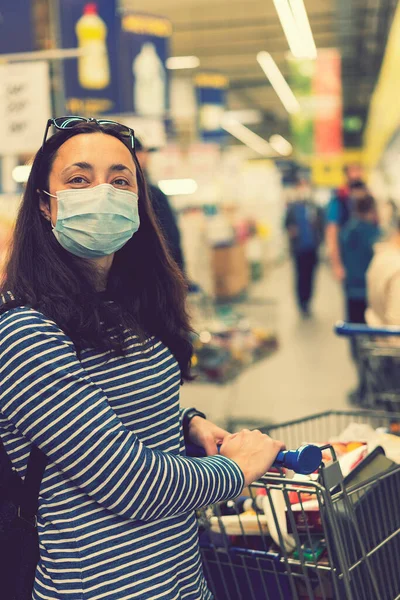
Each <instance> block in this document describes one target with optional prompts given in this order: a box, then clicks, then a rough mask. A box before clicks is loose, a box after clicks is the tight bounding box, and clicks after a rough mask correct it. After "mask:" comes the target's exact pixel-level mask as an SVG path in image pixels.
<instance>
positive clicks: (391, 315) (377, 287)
mask: <svg viewBox="0 0 400 600" xmlns="http://www.w3.org/2000/svg"><path fill="white" fill-rule="evenodd" d="M367 287H368V309H367V312H366V319H367V323H368V325H370V326H371V327H382V326H391V325H398V326H400V220H398V223H397V228H396V231H395V233H393V235H392V236H391V237H390V239H389V240H388V241H386V242H382V243H380V244H377V245H376V246H375V255H374V258H373V260H372V262H371V265H370V267H369V270H368V273H367Z"/></svg>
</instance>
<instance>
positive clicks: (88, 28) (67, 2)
mask: <svg viewBox="0 0 400 600" xmlns="http://www.w3.org/2000/svg"><path fill="white" fill-rule="evenodd" d="M59 6H60V32H61V47H62V48H79V49H80V50H81V51H82V53H83V54H82V56H79V58H77V59H68V60H66V61H64V64H63V68H64V85H65V96H66V110H67V114H76V115H85V116H92V115H96V114H107V113H119V112H120V102H119V91H118V56H117V44H118V36H119V31H120V18H119V16H118V14H117V0H97V1H96V2H87V1H86V0H60V2H59Z"/></svg>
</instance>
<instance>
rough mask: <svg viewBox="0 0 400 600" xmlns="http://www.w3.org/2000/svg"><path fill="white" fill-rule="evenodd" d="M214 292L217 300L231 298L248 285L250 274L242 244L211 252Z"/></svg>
mask: <svg viewBox="0 0 400 600" xmlns="http://www.w3.org/2000/svg"><path fill="white" fill-rule="evenodd" d="M212 271H213V276H214V292H215V295H216V297H217V298H233V297H235V296H238V295H240V294H241V293H243V292H244V291H245V290H246V288H247V286H248V285H249V280H250V273H249V265H248V262H247V258H246V252H245V248H244V246H243V245H242V244H236V245H234V246H228V247H223V248H214V249H213V251H212Z"/></svg>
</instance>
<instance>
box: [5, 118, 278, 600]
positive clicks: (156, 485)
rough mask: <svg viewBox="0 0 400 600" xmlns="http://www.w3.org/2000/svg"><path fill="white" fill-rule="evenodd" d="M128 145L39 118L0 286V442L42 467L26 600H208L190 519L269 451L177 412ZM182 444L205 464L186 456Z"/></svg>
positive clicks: (182, 339) (174, 277)
mask: <svg viewBox="0 0 400 600" xmlns="http://www.w3.org/2000/svg"><path fill="white" fill-rule="evenodd" d="M51 124H53V125H54V126H55V127H56V128H57V132H56V133H55V134H54V135H53V136H52V137H50V138H49V139H48V140H47V141H46V138H47V134H48V131H49V127H50V125H51ZM133 147H134V138H133V132H132V130H130V129H128V128H126V127H124V126H122V125H116V124H111V123H109V124H107V123H106V122H104V121H102V122H101V125H100V124H99V123H97V122H96V121H94V120H93V119H92V120H91V121H90V122H87V119H84V118H79V117H71V118H66V117H61V118H60V119H55V120H51V121H49V123H48V126H47V128H46V132H45V137H44V142H43V147H42V149H41V150H40V151H39V152H38V153H37V155H36V157H35V160H34V162H33V166H32V170H31V173H30V176H29V180H28V184H27V188H26V191H25V194H24V198H23V200H22V204H21V209H20V212H19V215H18V219H17V224H16V229H15V236H14V243H13V248H12V252H11V255H10V259H9V262H8V264H7V268H6V278H5V282H4V283H3V286H2V289H1V293H2V295H3V302H4V304H3V305H2V307H1V310H0V313H1V316H0V364H1V371H2V384H1V385H2V387H1V396H0V407H1V419H0V433H1V440H2V442H3V444H4V446H5V449H6V451H7V452H8V454H9V456H10V458H11V460H12V463H13V465H14V467H15V469H16V470H17V472H18V473H19V474H20V475H23V474H24V473H25V470H26V466H27V461H28V456H29V452H30V449H31V448H32V445H33V444H35V445H36V446H38V447H39V448H40V449H41V450H42V451H43V453H44V454H45V455H46V456H47V458H48V460H49V463H48V465H47V468H46V473H45V476H44V479H43V482H42V485H41V488H40V495H39V511H38V535H39V542H40V559H39V564H38V568H37V570H36V579H35V583H34V592H33V598H34V599H35V600H39V598H53V599H56V598H67V597H71V598H72V597H73V598H79V599H80V600H93V599H94V598H104V599H105V598H107V600H117V599H121V598H122V597H124V598H139V597H140V598H143V600H145V599H148V600H150V599H153V598H155V597H157V598H165V599H166V598H178V597H179V598H199V599H200V598H202V599H203V600H210V599H211V593H210V592H209V591H208V590H207V586H206V582H205V579H204V577H203V573H202V569H201V561H200V555H199V548H198V536H197V521H196V515H195V512H194V511H195V510H196V509H197V508H200V507H202V506H205V505H207V504H210V503H213V502H218V501H220V500H226V499H229V498H235V497H236V496H238V494H240V492H241V490H242V489H243V487H244V485H247V484H249V483H250V482H252V481H254V480H255V479H257V478H259V477H260V476H261V475H263V474H264V473H265V472H266V471H267V470H268V469H269V468H270V466H271V464H272V463H273V461H274V459H275V457H276V455H277V453H278V451H279V450H280V449H281V448H282V444H280V443H279V442H276V441H273V440H271V439H270V438H269V437H268V436H266V435H263V434H262V433H260V432H257V431H253V432H250V431H248V430H245V431H243V432H240V433H239V434H235V435H233V436H232V435H229V434H228V433H227V432H226V431H224V430H222V429H220V428H219V427H217V426H216V425H213V424H212V423H210V422H209V421H207V420H206V419H205V418H204V415H202V414H201V413H198V412H197V411H195V410H193V409H189V410H187V409H186V410H179V387H180V384H181V382H182V381H183V380H187V379H189V378H190V362H191V357H192V345H191V342H190V330H189V323H188V321H187V316H186V312H185V286H184V282H183V278H182V275H181V273H180V271H179V269H178V268H177V266H176V265H175V263H174V262H173V261H172V260H171V259H170V258H169V256H168V254H167V253H166V248H165V244H164V242H163V240H162V237H161V235H160V231H159V228H158V225H157V222H156V220H155V218H154V212H153V208H152V204H151V202H150V200H149V198H148V195H147V193H146V186H145V180H144V177H143V173H142V170H141V168H140V166H139V163H138V160H137V158H136V156H135V153H134V150H133ZM184 439H185V440H186V441H191V442H192V443H196V444H198V445H200V446H202V447H203V448H204V449H205V450H206V452H207V454H208V455H209V456H208V457H207V458H204V459H195V458H187V457H186V456H185V450H184V443H183V442H184ZM217 444H222V445H221V448H220V454H218V452H217ZM2 593H4V589H3V582H2Z"/></svg>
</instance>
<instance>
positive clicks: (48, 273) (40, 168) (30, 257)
mask: <svg viewBox="0 0 400 600" xmlns="http://www.w3.org/2000/svg"><path fill="white" fill-rule="evenodd" d="M96 132H103V133H106V134H108V135H113V136H114V137H116V138H118V139H119V140H120V141H121V142H122V143H123V144H125V146H126V147H127V148H128V149H129V150H130V151H131V153H132V156H133V160H134V162H135V165H136V172H137V182H138V190H139V191H138V193H139V215H140V228H139V230H138V232H137V233H135V235H134V236H133V238H132V239H131V240H129V241H128V243H127V244H126V245H125V246H124V247H123V248H122V249H121V250H119V251H118V252H116V254H115V256H114V261H113V264H112V267H111V270H110V273H109V277H108V283H107V290H106V299H107V300H112V301H113V302H107V301H105V299H104V297H102V295H101V294H99V293H98V292H97V291H96V285H95V282H96V271H95V269H94V267H93V265H92V264H91V263H90V262H89V261H87V260H85V259H82V258H78V257H76V256H74V255H73V254H71V253H69V252H67V251H66V250H64V248H62V246H61V245H60V244H59V243H58V242H57V240H56V238H55V236H54V235H53V233H52V231H51V223H50V222H49V221H47V220H46V219H45V218H44V217H43V215H42V214H41V212H40V204H39V201H40V194H39V193H38V190H48V184H49V175H50V172H51V168H52V165H53V163H54V160H55V158H56V155H57V152H58V149H59V148H60V146H61V145H62V144H63V143H64V142H65V141H66V140H68V139H69V138H71V137H73V136H75V135H79V134H83V133H86V134H87V133H96ZM1 291H2V292H3V293H4V292H6V291H11V292H12V294H13V296H14V298H15V300H14V301H12V302H10V303H8V304H6V305H4V306H3V307H2V308H1V311H2V312H3V311H4V310H7V309H10V308H12V307H16V306H31V307H32V308H35V309H37V310H39V311H40V312H42V313H43V314H44V315H45V316H46V317H48V318H50V319H52V320H53V321H55V322H56V323H57V325H58V326H59V327H60V328H61V329H62V330H63V331H64V332H65V333H66V335H68V336H69V337H70V338H71V340H72V341H73V342H74V344H75V347H76V349H77V350H78V352H80V351H81V350H82V349H84V348H88V347H90V348H95V349H99V350H102V351H105V350H109V351H111V352H117V353H118V354H123V353H124V330H126V329H128V330H129V331H132V332H133V333H134V334H136V335H138V336H139V338H140V339H141V340H145V339H146V338H148V337H149V336H156V337H157V338H159V339H160V340H161V341H162V342H163V343H164V344H165V345H166V346H168V347H169V349H170V350H171V352H172V353H173V354H174V356H175V358H176V359H177V361H178V363H179V366H180V369H181V375H182V380H184V379H190V361H191V356H192V344H191V342H190V326H189V320H188V316H187V313H186V309H185V299H186V284H185V281H184V278H183V276H182V274H181V272H180V270H179V268H178V267H177V266H176V264H175V263H174V261H173V260H172V258H171V257H170V255H169V253H168V250H167V246H166V243H165V241H164V239H163V237H162V234H161V232H160V229H159V227H158V224H157V221H156V218H155V216H154V212H153V208H152V205H151V202H150V199H149V196H148V193H147V187H146V182H145V179H144V176H143V172H142V170H141V168H140V165H139V163H138V160H137V158H136V155H135V153H134V151H132V149H131V148H130V146H129V144H128V143H127V141H126V139H125V138H124V137H123V136H121V135H120V133H119V130H118V129H117V128H114V127H110V126H107V127H105V126H99V125H98V124H97V123H84V124H79V125H76V126H75V127H73V128H71V129H67V130H63V131H58V132H57V133H55V134H54V135H53V136H52V137H51V138H49V140H48V141H47V142H46V144H45V146H44V148H43V150H39V152H38V153H37V154H36V157H35V159H34V161H33V165H32V170H31V173H30V176H29V180H28V182H27V186H26V190H25V193H24V196H23V200H22V204H21V207H20V210H19V214H18V218H17V222H16V227H15V232H14V237H13V243H12V246H11V249H10V254H9V258H8V263H7V266H6V273H5V279H4V281H3V283H2V286H1ZM110 329H112V330H113V333H112V335H110Z"/></svg>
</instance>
